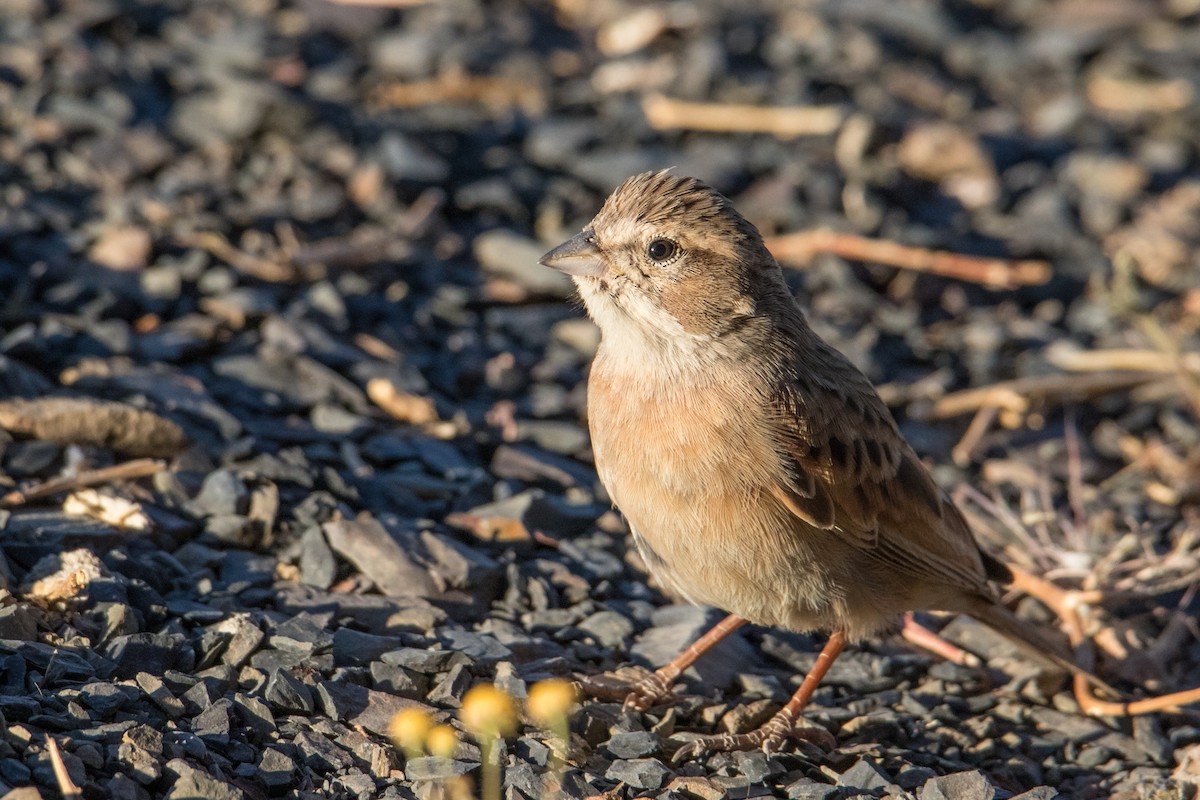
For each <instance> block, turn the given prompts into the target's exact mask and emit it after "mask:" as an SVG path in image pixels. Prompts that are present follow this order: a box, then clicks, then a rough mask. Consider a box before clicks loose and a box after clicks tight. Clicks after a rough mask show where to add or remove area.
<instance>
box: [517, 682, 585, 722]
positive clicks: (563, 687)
mask: <svg viewBox="0 0 1200 800" xmlns="http://www.w3.org/2000/svg"><path fill="white" fill-rule="evenodd" d="M577 700H578V698H577V696H576V692H575V685H574V684H572V683H571V682H570V681H564V680H563V679H562V678H551V679H550V680H548V681H541V682H540V683H535V684H534V685H533V686H531V687H529V701H528V702H527V703H526V704H525V708H526V709H527V710H528V711H529V717H530V718H531V719H532V720H533V721H534V722H536V723H537V724H539V725H544V726H545V727H547V728H550V727H554V726H556V725H559V724H560V723H561V722H562V721H563V720H565V719H566V718H567V717H568V715H570V713H571V707H572V706H573V705H575V703H576V701H577Z"/></svg>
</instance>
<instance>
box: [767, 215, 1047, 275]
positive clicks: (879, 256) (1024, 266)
mask: <svg viewBox="0 0 1200 800" xmlns="http://www.w3.org/2000/svg"><path fill="white" fill-rule="evenodd" d="M767 247H768V249H770V251H771V252H772V253H774V254H775V257H776V258H778V259H779V261H780V262H781V263H786V264H790V265H797V266H801V265H804V264H807V263H809V262H810V261H812V259H813V257H814V256H815V255H817V254H818V253H831V254H833V255H836V256H840V257H842V258H847V259H850V260H852V261H867V262H870V263H874V264H884V265H886V266H889V267H898V268H900V269H908V270H913V271H915V272H926V273H929V274H931V275H941V276H943V277H946V278H957V279H958V280H963V281H969V282H971V283H978V284H982V285H984V286H987V287H989V288H992V289H1015V288H1017V287H1019V286H1039V285H1041V284H1043V283H1045V282H1046V281H1048V280H1050V265H1049V264H1048V263H1046V262H1045V261H1037V260H1016V261H1014V260H1007V259H1002V258H984V257H981V256H969V255H964V254H962V253H950V252H947V251H945V250H930V249H928V248H925V247H911V246H909V245H905V244H900V243H899V242H892V241H888V240H886V239H868V238H866V237H865V236H856V235H855V234H851V233H839V232H838V231H833V230H829V229H828V228H815V229H813V230H810V231H800V232H797V233H790V234H785V235H783V236H774V237H771V238H769V239H767Z"/></svg>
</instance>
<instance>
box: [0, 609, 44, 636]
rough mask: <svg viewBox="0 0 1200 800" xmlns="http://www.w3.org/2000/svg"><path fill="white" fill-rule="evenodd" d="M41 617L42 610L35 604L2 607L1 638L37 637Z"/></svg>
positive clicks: (0, 617) (0, 615)
mask: <svg viewBox="0 0 1200 800" xmlns="http://www.w3.org/2000/svg"><path fill="white" fill-rule="evenodd" d="M41 619H42V612H41V610H40V609H37V608H34V607H33V606H27V605H15V606H8V607H6V608H0V639H20V640H21V641H26V642H30V641H33V640H35V639H37V632H38V623H39V622H40V621H41Z"/></svg>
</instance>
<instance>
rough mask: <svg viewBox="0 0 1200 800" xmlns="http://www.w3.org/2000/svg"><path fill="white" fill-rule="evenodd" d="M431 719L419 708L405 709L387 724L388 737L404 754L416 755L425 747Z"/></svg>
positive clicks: (431, 725) (431, 723)
mask: <svg viewBox="0 0 1200 800" xmlns="http://www.w3.org/2000/svg"><path fill="white" fill-rule="evenodd" d="M432 727H433V718H432V717H430V716H429V714H428V712H426V711H425V710H424V709H421V708H406V709H404V710H403V711H400V712H398V713H397V714H396V715H395V716H394V717H392V721H391V722H389V723H388V736H390V737H391V739H392V741H393V742H395V744H396V746H397V747H399V748H401V749H402V750H404V751H405V752H406V753H417V752H420V751H421V749H422V748H423V747H424V746H425V739H426V737H428V736H429V729H430V728H432Z"/></svg>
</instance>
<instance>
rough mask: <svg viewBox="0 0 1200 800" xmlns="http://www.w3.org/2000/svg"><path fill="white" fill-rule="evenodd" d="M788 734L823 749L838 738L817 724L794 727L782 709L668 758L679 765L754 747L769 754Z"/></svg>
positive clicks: (829, 746)
mask: <svg viewBox="0 0 1200 800" xmlns="http://www.w3.org/2000/svg"><path fill="white" fill-rule="evenodd" d="M788 737H792V738H795V739H801V740H803V741H806V742H811V743H812V744H814V745H816V746H817V747H819V748H821V749H822V750H825V751H826V752H828V751H830V750H833V749H834V748H835V747H837V740H836V739H834V738H833V735H832V734H831V733H829V731H827V730H825V729H824V728H822V727H819V726H816V725H806V726H803V727H797V725H796V719H795V717H794V716H793V715H792V714H791V713H789V712H788V711H787V710H786V709H784V710H782V711H780V712H779V713H778V714H776V715H775V716H773V717H771V718H770V719H769V720H767V721H766V722H765V723H764V724H763V725H762V727H760V728H758V729H757V730H753V731H750V732H749V733H723V734H718V735H716V736H705V737H703V738H701V739H696V740H695V741H693V742H689V743H688V744H686V745H684V746H683V747H681V748H679V749H678V750H676V751H675V755H674V756H673V757H672V759H671V760H672V762H674V763H676V764H679V763H681V762H683V761H686V760H689V759H694V758H700V757H701V756H704V755H707V754H709V753H717V752H727V751H730V750H753V749H755V748H761V749H762V751H763V752H764V753H766V754H767V755H771V754H772V753H775V752H777V751H778V750H779V748H780V747H782V746H783V743H784V742H785V741H786V740H787V739H788Z"/></svg>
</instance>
